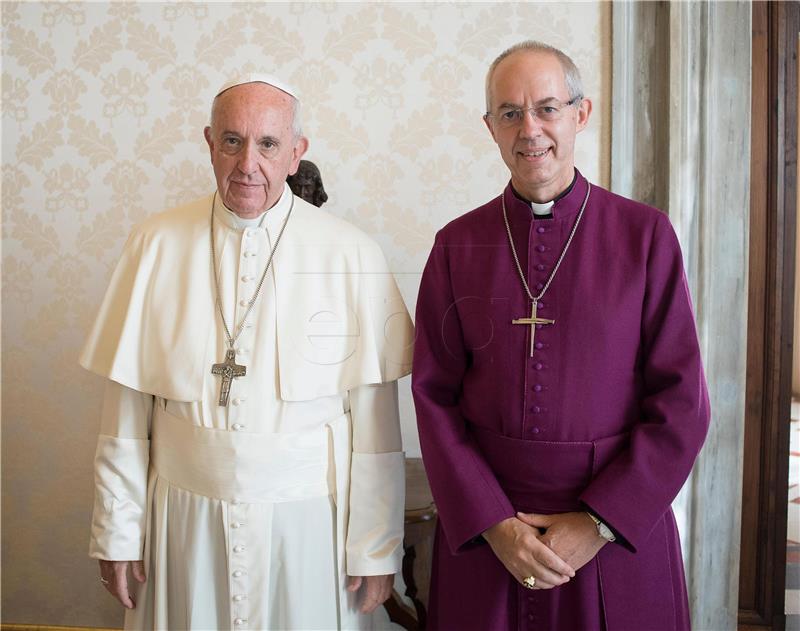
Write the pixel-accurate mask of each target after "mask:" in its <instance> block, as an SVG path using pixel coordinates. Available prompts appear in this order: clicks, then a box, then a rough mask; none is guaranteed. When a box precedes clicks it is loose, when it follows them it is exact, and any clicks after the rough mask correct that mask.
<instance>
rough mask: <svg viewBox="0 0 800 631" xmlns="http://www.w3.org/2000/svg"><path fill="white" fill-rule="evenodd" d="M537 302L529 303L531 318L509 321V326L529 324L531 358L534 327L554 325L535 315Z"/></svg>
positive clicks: (553, 321)
mask: <svg viewBox="0 0 800 631" xmlns="http://www.w3.org/2000/svg"><path fill="white" fill-rule="evenodd" d="M537 303H538V300H536V299H535V298H534V299H533V302H532V303H531V317H530V318H517V319H516V320H511V324H529V325H530V327H531V357H533V341H534V338H535V337H536V325H537V324H555V322H556V321H555V320H548V319H547V318H540V317H538V316H537V315H536V308H537Z"/></svg>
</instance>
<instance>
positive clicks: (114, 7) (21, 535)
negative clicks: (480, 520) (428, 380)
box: [0, 1, 611, 626]
mask: <svg viewBox="0 0 800 631" xmlns="http://www.w3.org/2000/svg"><path fill="white" fill-rule="evenodd" d="M0 13H1V16H2V32H3V36H2V220H3V223H2V228H3V254H2V305H3V318H2V349H3V353H2V384H3V395H4V396H3V400H2V412H3V451H2V462H3V478H2V479H3V493H2V498H3V499H2V501H3V505H2V508H3V529H2V558H3V575H2V580H3V585H2V598H3V601H2V611H3V619H4V622H19V623H50V624H65V625H79V624H80V625H87V626H111V625H119V624H120V620H121V616H120V612H119V611H118V609H117V608H116V607H115V606H114V604H113V602H112V601H111V599H110V598H108V596H107V594H105V592H104V591H103V590H101V589H100V586H99V583H98V584H97V589H92V587H91V586H93V585H95V583H97V580H96V572H95V566H94V564H93V562H91V561H89V559H88V558H87V556H86V552H87V542H88V527H89V516H90V510H91V502H92V472H91V462H92V456H93V451H94V443H95V436H96V431H97V427H98V416H99V406H100V396H101V389H102V384H101V383H100V380H99V379H98V378H96V377H94V376H92V375H90V374H87V373H85V372H84V371H82V369H80V368H79V367H78V365H77V362H76V360H77V356H78V352H79V349H80V347H81V345H82V343H83V340H84V337H85V335H86V332H87V329H88V327H89V326H90V324H91V322H92V320H93V318H94V315H95V312H96V309H97V307H98V304H99V301H100V298H101V295H102V292H103V290H104V288H105V285H106V283H107V281H108V278H109V276H110V273H111V270H112V268H113V265H114V263H115V261H116V259H117V257H118V255H119V252H120V250H121V247H122V244H123V242H124V240H125V237H126V235H127V233H128V231H129V230H130V228H131V226H132V225H133V224H134V223H136V222H139V221H141V220H142V219H143V218H144V217H145V216H147V215H148V214H150V213H153V212H156V211H159V210H161V209H163V208H165V207H169V206H174V205H176V204H178V203H181V202H184V201H187V200H189V199H192V198H194V197H197V196H200V195H203V194H206V193H207V192H210V191H211V190H212V187H213V178H212V172H211V168H210V164H209V161H208V154H207V149H206V147H205V143H204V140H203V133H202V132H203V127H204V125H205V124H206V121H207V118H208V111H209V106H210V101H211V98H212V97H213V94H214V91H215V89H216V87H217V86H219V85H220V84H221V83H222V82H223V81H224V80H225V79H227V78H228V77H229V76H230V75H232V74H234V73H239V72H242V71H268V72H273V73H275V74H277V75H279V76H281V77H283V78H285V79H286V80H288V81H289V82H291V83H292V84H294V85H295V87H296V88H297V89H298V91H299V92H300V93H301V95H302V98H303V124H304V130H305V132H306V134H307V135H308V137H309V138H310V141H311V148H310V151H309V153H308V155H307V157H308V158H309V159H311V160H313V161H314V162H316V163H317V164H318V166H319V167H320V169H321V171H322V175H323V178H324V181H325V186H326V189H327V190H328V192H329V195H330V200H329V202H328V204H327V205H326V207H325V208H326V209H327V210H329V211H330V212H332V213H335V214H338V215H341V216H343V217H345V218H347V219H349V220H350V221H352V222H354V223H355V224H357V225H359V226H360V227H361V228H363V229H364V230H366V231H367V232H369V233H371V234H373V235H375V237H376V238H377V239H378V241H379V242H380V243H381V245H382V246H383V248H384V251H385V252H386V255H387V258H388V260H389V262H390V265H391V267H392V269H393V271H394V272H395V273H396V275H397V279H398V282H399V284H400V286H401V289H402V291H403V293H404V295H405V297H406V300H407V302H408V305H409V308H410V309H412V311H413V308H414V303H415V298H416V291H417V286H418V283H419V275H420V272H421V270H422V267H423V265H424V262H425V260H426V257H427V253H428V249H429V247H430V245H431V244H432V242H433V237H434V234H435V231H436V230H437V229H438V228H440V227H441V226H442V225H443V224H445V223H446V222H447V221H449V220H450V219H452V218H454V217H456V216H457V215H459V214H461V213H463V212H465V211H467V210H470V209H471V208H474V207H476V206H478V205H480V204H482V203H484V202H485V201H487V200H488V199H490V198H491V197H493V196H495V195H496V194H497V193H498V192H499V191H500V190H501V188H502V186H503V185H504V183H505V182H506V180H507V178H508V174H507V171H506V169H505V166H504V165H503V163H502V161H501V160H500V157H499V154H498V152H497V149H496V147H495V146H494V145H493V143H492V142H491V139H490V137H489V135H488V133H487V132H486V130H485V129H484V127H483V122H482V121H481V114H482V110H483V107H484V104H483V100H484V94H483V81H484V73H485V71H486V68H487V66H488V65H489V63H490V62H491V60H492V59H493V58H494V57H495V56H496V55H497V54H498V53H499V52H500V51H501V50H503V49H504V48H506V47H507V46H509V45H511V44H513V43H515V42H517V41H520V40H522V39H525V38H538V39H542V40H544V41H546V42H548V43H551V44H553V45H555V46H559V47H562V48H563V49H564V50H566V51H567V52H568V53H570V54H571V55H572V56H573V57H574V59H575V61H576V62H577V64H578V65H579V67H580V68H581V69H582V73H583V77H584V82H585V84H586V92H587V94H588V95H590V96H591V97H593V98H594V114H593V118H592V121H591V124H590V128H589V129H588V130H587V131H585V132H584V133H582V134H581V136H580V137H579V141H578V145H577V163H578V165H579V167H580V168H581V169H582V170H583V172H584V173H585V174H586V175H587V176H588V177H589V178H590V179H592V180H593V181H596V182H599V183H600V184H607V182H608V162H609V161H608V151H609V147H610V142H609V133H610V132H609V121H610V116H609V111H610V110H609V104H608V98H609V94H610V37H611V36H610V8H609V6H608V4H607V3H541V4H537V3H493V4H486V3H465V2H452V1H451V2H440V3H424V4H422V3H421V4H409V3H397V4H394V3H348V4H335V3H304V2H296V3H253V4H248V3H209V4H197V3H184V2H181V3H175V4H165V3H150V2H147V3H145V2H141V3H139V2H109V3H76V2H44V3H36V2H5V1H4V2H3V3H2V4H0ZM407 382H408V380H405V382H404V383H403V384H402V385H401V405H402V413H403V421H404V428H403V429H404V437H405V442H406V449H407V452H408V453H409V455H418V454H419V446H418V443H417V438H416V431H415V428H414V416H413V406H412V405H411V401H410V397H409V393H408V383H407Z"/></svg>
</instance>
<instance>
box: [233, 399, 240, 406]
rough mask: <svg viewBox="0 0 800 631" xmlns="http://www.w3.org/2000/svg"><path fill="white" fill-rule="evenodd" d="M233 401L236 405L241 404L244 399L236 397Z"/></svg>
mask: <svg viewBox="0 0 800 631" xmlns="http://www.w3.org/2000/svg"><path fill="white" fill-rule="evenodd" d="M231 403H233V404H234V405H241V403H242V400H241V399H239V398H236V399H234V400H233V401H231Z"/></svg>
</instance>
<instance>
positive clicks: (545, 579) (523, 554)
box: [483, 517, 575, 589]
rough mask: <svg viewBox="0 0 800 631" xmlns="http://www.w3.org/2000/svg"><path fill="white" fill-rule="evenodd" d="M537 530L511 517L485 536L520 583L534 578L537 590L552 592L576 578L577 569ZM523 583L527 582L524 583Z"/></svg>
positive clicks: (490, 529)
mask: <svg viewBox="0 0 800 631" xmlns="http://www.w3.org/2000/svg"><path fill="white" fill-rule="evenodd" d="M541 536H542V535H541V533H540V532H539V530H538V528H535V527H533V526H532V525H528V524H526V523H525V522H523V521H522V520H520V519H517V518H516V517H509V518H508V519H504V520H503V521H501V522H500V523H497V524H495V525H494V526H492V527H491V528H489V529H488V530H486V531H485V532H484V533H483V538H484V539H486V541H488V542H489V545H490V546H491V547H492V551H493V552H494V553H495V555H496V556H497V558H498V559H500V562H501V563H502V564H503V565H505V567H506V569H507V570H508V571H509V572H511V574H513V575H514V578H516V579H517V580H518V581H519V582H520V583H523V581H524V580H525V579H526V578H528V577H530V576H533V577H534V578H535V579H536V588H537V589H552V588H553V587H557V586H558V585H563V584H564V583H566V582H567V581H569V579H570V578H572V577H573V576H575V570H573V569H572V567H571V566H570V565H569V564H568V563H566V562H565V561H564V560H563V559H561V558H560V557H559V555H558V554H557V553H556V552H554V551H553V550H551V549H550V548H548V547H547V546H546V545H545V544H544V543H543V542H542V540H541ZM523 584H524V583H523Z"/></svg>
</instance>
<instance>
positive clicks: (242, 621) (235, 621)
mask: <svg viewBox="0 0 800 631" xmlns="http://www.w3.org/2000/svg"><path fill="white" fill-rule="evenodd" d="M245 622H247V620H245V619H244V618H236V620H234V621H233V624H235V625H236V626H237V627H241V626H242V625H243V624H244V623H245Z"/></svg>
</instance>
